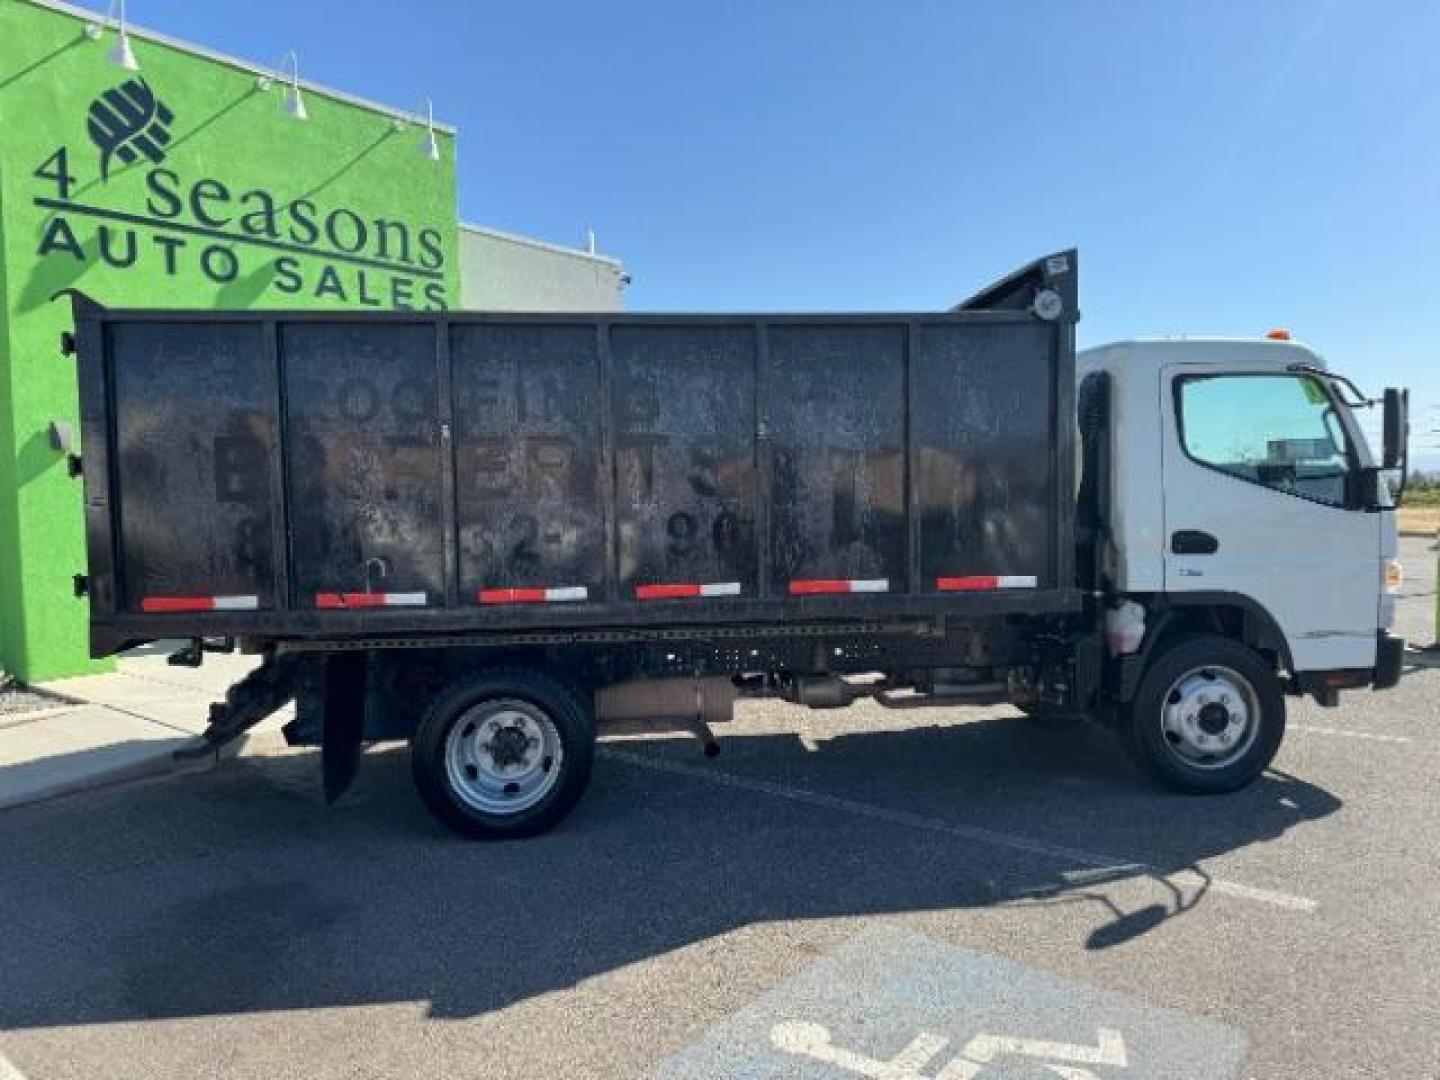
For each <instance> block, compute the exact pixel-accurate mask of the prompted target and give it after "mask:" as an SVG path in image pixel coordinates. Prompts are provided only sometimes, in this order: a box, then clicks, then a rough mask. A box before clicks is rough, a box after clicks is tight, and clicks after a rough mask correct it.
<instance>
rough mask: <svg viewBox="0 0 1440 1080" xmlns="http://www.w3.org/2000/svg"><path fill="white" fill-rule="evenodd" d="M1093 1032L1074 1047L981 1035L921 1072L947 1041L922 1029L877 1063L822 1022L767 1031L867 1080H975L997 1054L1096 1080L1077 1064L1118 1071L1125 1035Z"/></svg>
mask: <svg viewBox="0 0 1440 1080" xmlns="http://www.w3.org/2000/svg"><path fill="white" fill-rule="evenodd" d="M1096 1036H1097V1041H1096V1045H1095V1046H1076V1045H1074V1044H1072V1043H1059V1042H1048V1041H1046V1040H1044V1039H1018V1038H1013V1037H1007V1036H1000V1035H986V1034H983V1033H982V1034H979V1035H976V1036H975V1037H974V1038H973V1039H971V1040H970V1041H969V1042H967V1043H966V1044H965V1046H964V1048H963V1049H962V1050H961V1051H960V1053H959V1054H958V1055H956V1056H955V1057H953V1058H951V1059H950V1060H949V1061H948V1062H947V1063H946V1064H945V1066H944V1067H943V1068H941V1069H940V1070H939V1071H938V1072H936V1073H934V1074H927V1073H926V1072H924V1071H923V1070H924V1069H926V1068H927V1067H928V1066H929V1065H930V1063H931V1062H932V1061H934V1059H935V1057H936V1056H937V1055H938V1054H940V1052H941V1051H943V1050H944V1049H945V1048H946V1047H947V1046H949V1045H950V1040H949V1039H947V1038H945V1036H943V1035H935V1034H932V1033H931V1032H928V1031H922V1032H920V1034H918V1035H916V1036H915V1038H913V1039H911V1040H910V1042H908V1043H906V1044H905V1047H904V1049H902V1050H901V1051H900V1052H899V1053H898V1054H896V1055H895V1056H894V1057H892V1058H891V1059H890V1060H889V1061H878V1060H876V1059H875V1058H871V1057H866V1056H865V1055H864V1054H860V1053H857V1052H856V1051H854V1050H847V1049H845V1048H844V1047H843V1046H837V1045H836V1044H835V1043H833V1042H831V1040H830V1031H829V1029H827V1028H826V1027H825V1026H824V1025H822V1024H812V1023H808V1022H806V1021H804V1020H787V1021H785V1022H783V1023H779V1024H776V1025H775V1026H774V1027H773V1028H771V1029H770V1041H771V1042H772V1043H774V1044H775V1046H776V1047H778V1048H779V1049H781V1050H784V1051H785V1052H786V1053H790V1054H796V1055H799V1056H801V1057H809V1058H814V1059H815V1060H816V1061H823V1062H825V1063H827V1064H829V1065H834V1066H835V1067H836V1068H839V1069H844V1070H845V1071H846V1072H850V1073H854V1074H855V1075H856V1076H866V1077H869V1078H870V1080H976V1078H977V1077H980V1076H981V1074H982V1073H983V1072H984V1071H985V1068H986V1066H987V1065H989V1064H990V1062H992V1061H994V1060H995V1058H996V1057H997V1056H998V1055H1001V1054H1018V1055H1020V1056H1022V1057H1029V1058H1035V1059H1037V1060H1040V1061H1043V1062H1044V1068H1046V1069H1048V1070H1049V1071H1050V1072H1052V1073H1054V1074H1055V1075H1056V1076H1059V1077H1061V1078H1062V1080H1100V1078H1099V1075H1098V1074H1097V1073H1094V1072H1092V1071H1090V1070H1089V1069H1086V1068H1081V1067H1080V1066H1081V1065H1082V1064H1083V1065H1113V1066H1115V1067H1117V1068H1121V1069H1123V1068H1124V1067H1125V1065H1126V1063H1127V1059H1126V1057H1125V1039H1124V1037H1123V1036H1122V1035H1121V1034H1120V1032H1118V1031H1112V1030H1111V1029H1110V1028H1099V1029H1097V1032H1096Z"/></svg>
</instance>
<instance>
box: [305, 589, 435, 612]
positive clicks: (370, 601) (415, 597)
mask: <svg viewBox="0 0 1440 1080" xmlns="http://www.w3.org/2000/svg"><path fill="white" fill-rule="evenodd" d="M427 603H429V598H428V597H427V596H426V595H425V594H424V593H423V592H340V593H335V592H322V593H316V594H315V606H316V607H317V608H321V609H322V610H332V609H335V608H372V607H424V606H425V605H426V604H427Z"/></svg>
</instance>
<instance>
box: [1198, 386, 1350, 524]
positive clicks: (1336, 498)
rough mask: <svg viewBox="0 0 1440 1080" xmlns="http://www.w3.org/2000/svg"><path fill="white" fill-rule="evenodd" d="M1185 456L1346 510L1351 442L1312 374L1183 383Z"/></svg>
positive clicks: (1326, 395)
mask: <svg viewBox="0 0 1440 1080" xmlns="http://www.w3.org/2000/svg"><path fill="white" fill-rule="evenodd" d="M1176 407H1177V410H1178V413H1179V419H1180V441H1181V443H1182V445H1183V446H1184V447H1185V453H1186V454H1188V455H1189V456H1190V457H1191V458H1193V459H1194V460H1195V461H1197V462H1199V463H1200V464H1202V465H1207V466H1209V467H1210V468H1212V469H1218V470H1219V471H1220V472H1223V473H1227V474H1229V475H1230V476H1235V477H1238V478H1239V479H1241V480H1248V481H1250V482H1251V483H1255V484H1262V485H1264V486H1265V487H1268V488H1274V489H1275V490H1276V491H1283V492H1285V493H1287V494H1290V495H1297V496H1300V497H1301V498H1306V499H1312V500H1314V501H1316V502H1323V503H1329V504H1330V505H1332V506H1344V505H1345V491H1346V486H1347V484H1346V481H1347V478H1348V474H1349V472H1350V462H1351V460H1352V455H1351V453H1350V444H1349V440H1348V439H1347V437H1346V435H1345V427H1344V425H1343V424H1342V423H1341V422H1340V418H1339V416H1337V415H1336V413H1335V405H1334V403H1333V402H1332V401H1331V399H1330V395H1329V394H1328V393H1327V392H1326V390H1325V387H1324V386H1323V385H1322V384H1321V382H1320V381H1319V380H1318V379H1315V378H1312V377H1310V376H1308V375H1206V376H1190V377H1186V378H1182V379H1180V380H1179V388H1178V390H1177V393H1176Z"/></svg>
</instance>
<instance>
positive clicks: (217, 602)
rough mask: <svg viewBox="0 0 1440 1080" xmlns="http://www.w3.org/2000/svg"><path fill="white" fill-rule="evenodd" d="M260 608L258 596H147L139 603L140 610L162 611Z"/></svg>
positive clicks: (252, 609) (253, 609) (247, 609)
mask: <svg viewBox="0 0 1440 1080" xmlns="http://www.w3.org/2000/svg"><path fill="white" fill-rule="evenodd" d="M259 607H260V598H259V597H258V596H147V597H145V598H144V599H143V600H141V601H140V610H141V611H148V612H162V611H255V610H256V609H257V608H259Z"/></svg>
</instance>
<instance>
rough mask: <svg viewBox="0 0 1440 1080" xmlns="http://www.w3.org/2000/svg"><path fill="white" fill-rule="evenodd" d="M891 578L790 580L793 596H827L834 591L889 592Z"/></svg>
mask: <svg viewBox="0 0 1440 1080" xmlns="http://www.w3.org/2000/svg"><path fill="white" fill-rule="evenodd" d="M889 591H890V579H889V578H861V579H853V578H806V579H802V580H800V581H792V582H790V595H791V596H825V595H830V594H834V593H866V592H889Z"/></svg>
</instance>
